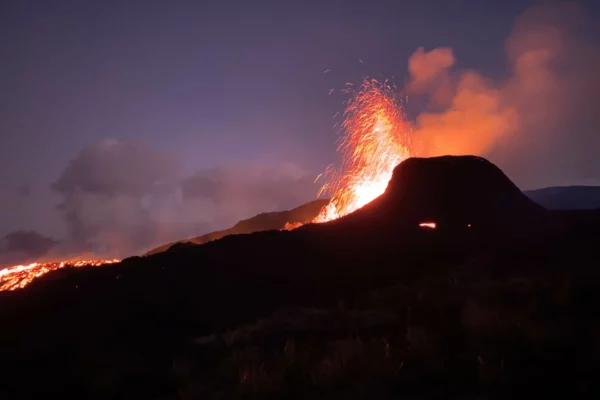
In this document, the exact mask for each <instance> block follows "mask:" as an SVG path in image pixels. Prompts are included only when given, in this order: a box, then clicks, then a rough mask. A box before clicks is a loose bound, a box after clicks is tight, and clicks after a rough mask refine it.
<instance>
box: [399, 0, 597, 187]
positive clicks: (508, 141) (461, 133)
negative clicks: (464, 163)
mask: <svg viewBox="0 0 600 400" xmlns="http://www.w3.org/2000/svg"><path fill="white" fill-rule="evenodd" d="M586 28H593V27H591V25H590V24H589V21H587V20H586V18H585V15H584V14H583V12H582V10H581V9H579V7H578V6H577V5H576V4H572V3H562V4H552V5H542V6H536V7H533V8H531V9H529V10H527V11H526V12H525V13H524V14H523V15H521V16H520V17H519V18H518V19H517V20H516V22H515V25H514V27H513V30H512V32H511V34H510V36H509V37H508V39H507V41H506V53H507V57H508V61H509V65H510V71H511V76H510V78H508V79H507V80H506V81H504V82H501V83H499V84H493V83H492V82H490V81H489V80H487V79H485V78H484V77H483V76H482V75H481V74H479V73H477V72H475V71H457V70H456V69H454V68H453V66H454V62H455V59H454V55H453V53H452V50H451V49H450V48H437V49H433V50H431V51H429V52H425V50H424V49H418V50H417V51H416V52H415V53H414V54H413V55H412V57H411V58H410V61H409V73H410V80H409V82H408V84H407V86H406V88H405V90H406V93H408V94H409V95H410V94H415V95H426V96H428V98H429V105H428V107H427V109H426V110H425V111H424V112H422V113H421V114H420V115H419V116H418V117H417V121H416V127H415V138H416V139H417V141H418V152H419V153H420V154H421V155H424V156H435V155H441V154H478V155H483V156H485V157H487V158H489V159H490V160H491V161H493V162H495V163H497V164H498V165H499V166H500V167H501V168H502V169H503V170H504V171H505V172H506V173H507V174H508V175H509V176H510V177H511V178H512V179H513V180H514V181H515V183H517V185H519V186H520V187H521V188H524V189H526V188H532V187H542V186H550V185H561V184H576V183H597V182H598V181H599V178H600V162H599V161H598V159H597V154H598V151H599V150H600V135H599V132H598V127H599V126H600V113H598V112H597V108H598V106H597V105H598V104H600V103H599V101H600V75H598V71H600V47H599V46H598V44H597V43H592V42H589V41H587V40H586V37H585V34H586V30H585V29H586Z"/></svg>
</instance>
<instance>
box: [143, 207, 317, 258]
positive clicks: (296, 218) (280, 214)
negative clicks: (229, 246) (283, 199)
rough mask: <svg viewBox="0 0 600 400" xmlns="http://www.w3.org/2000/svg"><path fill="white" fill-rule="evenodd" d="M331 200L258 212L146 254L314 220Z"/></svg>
mask: <svg viewBox="0 0 600 400" xmlns="http://www.w3.org/2000/svg"><path fill="white" fill-rule="evenodd" d="M328 202H329V200H327V199H321V200H314V201H311V202H308V203H306V204H303V205H301V206H299V207H296V208H294V209H292V210H288V211H277V212H269V213H262V214H258V215H256V216H254V217H252V218H248V219H245V220H242V221H239V222H238V223H236V224H235V225H234V226H232V227H231V228H229V229H224V230H222V231H216V232H211V233H207V234H206V235H202V236H197V237H194V238H191V239H187V240H181V241H178V242H174V243H168V244H165V245H163V246H160V247H157V248H155V249H152V250H150V251H149V252H148V253H146V255H152V254H156V253H160V252H163V251H166V250H168V249H169V248H170V247H172V246H173V245H175V244H187V243H189V244H203V243H207V242H210V241H213V240H217V239H221V238H222V237H224V236H227V235H239V234H244V233H252V232H259V231H268V230H272V229H277V230H279V229H283V228H284V227H285V224H286V223H288V222H289V223H294V222H300V223H306V222H308V221H312V220H313V219H314V218H315V217H316V216H317V214H318V213H319V211H321V209H322V208H323V207H324V206H325V205H327V203H328Z"/></svg>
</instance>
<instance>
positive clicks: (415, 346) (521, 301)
mask: <svg viewBox="0 0 600 400" xmlns="http://www.w3.org/2000/svg"><path fill="white" fill-rule="evenodd" d="M426 219H427V220H430V219H433V220H435V221H436V222H437V223H438V224H439V228H438V229H434V230H428V229H422V228H419V226H418V223H419V222H422V221H423V220H426ZM468 224H471V225H472V226H471V227H468ZM598 239H600V214H599V213H593V212H587V213H584V212H580V213H552V212H548V211H546V210H544V209H543V208H541V207H539V206H537V205H536V204H534V203H533V202H531V201H530V200H529V199H528V198H527V197H525V196H524V195H523V194H522V193H521V192H520V191H519V190H518V189H517V188H516V187H515V186H514V185H513V184H512V183H511V182H510V180H508V178H506V176H505V175H504V174H503V173H502V172H501V171H500V170H498V169H497V168H496V167H495V166H493V165H492V164H490V163H488V162H487V161H485V160H483V159H480V158H476V157H441V158H433V159H410V160H407V161H406V162H404V163H402V164H400V165H399V166H398V167H397V168H396V170H395V172H394V176H393V178H392V180H391V181H390V184H389V186H388V189H387V191H386V192H385V194H384V195H382V196H381V197H380V198H378V199H376V200H375V201H374V202H372V203H370V204H369V205H367V206H365V207H364V208H362V209H361V210H358V211H357V212H355V213H353V214H350V215H348V216H346V217H344V218H341V219H339V220H337V221H332V222H330V223H326V224H309V225H305V226H303V227H301V228H299V229H296V230H294V231H264V232H257V233H253V234H247V235H230V236H227V237H224V238H222V239H220V240H215V241H211V242H209V243H206V244H204V245H199V246H187V247H179V248H174V249H172V251H169V252H163V253H159V254H155V255H152V256H148V257H141V258H140V257H136V258H131V259H127V260H125V261H123V262H122V263H120V264H118V265H111V266H106V267H102V268H95V269H83V270H77V269H75V270H60V271H57V272H56V273H50V274H48V275H47V276H45V277H43V278H41V279H39V280H38V281H36V282H34V283H32V284H31V285H30V286H28V287H26V288H25V289H24V290H22V291H18V292H14V293H0V321H2V326H3V329H2V330H0V343H10V346H4V347H2V349H1V352H2V354H1V359H2V360H3V362H4V365H7V366H9V368H7V369H6V372H5V373H4V375H3V378H4V380H5V384H4V385H3V386H2V387H0V397H5V398H16V397H33V396H34V395H39V394H46V395H47V394H49V393H52V394H56V395H63V396H66V395H68V396H70V397H74V396H75V397H79V398H90V397H95V398H159V397H160V398H213V397H233V398H237V397H243V396H245V395H267V394H268V395H270V396H271V397H280V398H281V397H286V398H289V397H295V398H336V397H337V398H339V397H345V398H347V397H348V396H350V395H351V396H354V397H355V396H358V395H359V394H360V391H361V390H365V391H366V393H364V394H365V395H366V394H370V395H371V397H386V398H388V397H389V398H394V397H398V396H401V395H404V396H409V397H410V396H412V397H414V396H418V397H430V396H440V395H446V396H453V397H457V396H458V397H472V398H474V397H482V396H487V397H490V395H498V396H499V395H503V396H509V397H510V396H511V395H515V394H517V393H518V394H519V395H525V394H528V395H529V394H533V393H535V394H536V395H541V394H543V395H550V394H554V395H555V394H557V393H561V394H567V393H570V394H573V393H577V394H590V393H592V392H595V390H596V389H598V388H597V383H595V382H596V380H595V378H596V376H597V375H596V372H597V371H596V369H595V368H596V367H595V366H596V365H598V361H600V357H599V354H598V351H597V350H596V349H598V348H600V347H599V345H600V342H598V339H597V338H598V337H600V336H598V333H600V332H599V331H598V327H599V326H600V319H598V317H597V313H595V312H594V310H595V308H594V307H595V306H594V305H595V304H596V303H597V302H598V300H600V298H599V294H598V293H600V291H599V290H598V289H600V287H599V286H600V280H599V276H598V271H597V269H596V268H591V267H590V263H589V261H587V260H588V259H591V258H593V257H595V256H596V247H597V241H598ZM294 310H296V311H294ZM289 318H292V319H293V321H291V322H290V321H289ZM261 321H264V322H261ZM255 325H258V326H257V327H255V328H251V327H252V326H255ZM232 337H233V339H231V338H232ZM207 338H208V339H207ZM211 338H212V339H211ZM349 340H350V342H348V341H349ZM357 340H358V342H360V343H357V342H356V341H357ZM371 343H373V344H372V345H371ZM294 349H295V350H294ZM336 349H337V350H336ZM574 355H577V358H575V356H574ZM339 360H345V361H343V362H342V361H339ZM32 381H33V382H35V383H36V384H35V385H31V382H32ZM492 397H493V396H492Z"/></svg>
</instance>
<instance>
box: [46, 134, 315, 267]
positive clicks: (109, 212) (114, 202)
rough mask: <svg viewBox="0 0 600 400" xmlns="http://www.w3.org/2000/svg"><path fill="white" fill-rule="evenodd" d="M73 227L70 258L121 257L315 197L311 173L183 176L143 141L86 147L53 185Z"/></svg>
mask: <svg viewBox="0 0 600 400" xmlns="http://www.w3.org/2000/svg"><path fill="white" fill-rule="evenodd" d="M52 187H53V189H54V190H55V191H56V192H57V193H58V194H59V195H60V197H61V198H62V202H61V203H60V205H59V210H60V212H61V213H62V215H63V217H64V221H65V223H66V225H67V228H68V238H67V240H65V243H66V245H65V247H64V248H62V249H61V252H62V253H65V254H80V253H81V252H82V251H90V252H92V253H93V254H90V255H89V256H94V257H96V258H97V257H124V256H128V255H131V254H136V253H139V252H144V251H146V250H148V249H150V248H151V247H152V246H155V245H160V244H164V243H165V242H169V241H173V240H177V239H182V238H185V237H189V236H196V235H198V234H201V233H205V232H207V231H211V230H216V229H222V228H224V227H226V226H228V225H232V224H234V223H235V222H237V221H238V220H240V219H243V218H247V217H250V216H252V215H254V214H257V213H259V212H264V211H265V210H277V209H287V208H292V207H295V206H297V205H299V204H301V203H302V202H304V201H307V200H309V199H311V198H313V197H314V194H315V193H316V188H315V187H314V185H313V179H312V176H309V175H308V174H307V172H306V171H303V170H302V169H300V168H298V167H296V166H294V165H292V164H287V165H278V166H260V165H225V166H221V167H218V168H214V169H208V170H202V171H197V172H195V173H193V174H186V173H185V170H184V167H183V165H181V163H180V162H179V157H178V156H177V155H176V154H173V153H169V152H167V151H163V150H159V149H156V148H152V147H151V146H149V145H148V144H147V143H144V142H120V141H115V140H106V141H102V142H99V143H96V144H94V145H91V146H88V147H86V148H84V149H83V150H82V151H81V152H80V153H79V154H78V155H77V157H75V158H74V159H73V160H72V161H71V162H70V164H69V165H68V166H67V168H66V169H65V170H64V171H63V173H62V174H61V176H60V177H59V178H58V179H57V180H56V182H54V184H53V185H52Z"/></svg>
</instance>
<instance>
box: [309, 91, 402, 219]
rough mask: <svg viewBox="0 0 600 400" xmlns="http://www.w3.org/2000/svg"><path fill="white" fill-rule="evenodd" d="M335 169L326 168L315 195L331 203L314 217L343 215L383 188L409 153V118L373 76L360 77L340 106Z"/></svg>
mask: <svg viewBox="0 0 600 400" xmlns="http://www.w3.org/2000/svg"><path fill="white" fill-rule="evenodd" d="M344 117H345V118H344V123H343V125H342V128H343V129H344V136H342V138H341V141H340V145H339V147H338V151H340V152H341V153H342V164H341V167H340V169H339V170H337V171H333V170H331V169H329V170H328V171H327V172H326V173H325V175H326V176H327V177H329V179H328V182H327V183H325V184H324V185H323V187H322V188H321V190H320V191H319V195H321V194H327V195H329V196H330V197H331V201H330V203H329V204H328V205H327V206H325V207H324V208H323V209H322V210H321V212H320V213H319V215H318V216H317V217H316V218H315V220H314V221H313V222H326V221H331V220H333V219H336V218H340V217H343V216H344V215H346V214H349V213H351V212H353V211H355V210H357V209H359V208H361V207H362V206H364V205H366V204H367V203H369V202H371V201H372V200H374V199H375V198H377V197H378V196H380V195H381V194H383V192H384V191H385V189H386V187H387V185H388V182H389V181H390V178H391V177H392V172H393V171H394V168H395V167H396V166H397V165H398V164H399V163H400V162H402V161H403V160H405V159H406V158H408V157H409V140H410V136H409V135H410V124H409V123H407V122H406V121H405V119H404V116H403V114H402V108H401V107H400V106H399V104H398V103H397V102H396V100H395V97H394V95H393V88H392V87H391V86H390V85H388V84H387V82H384V83H380V82H379V81H377V80H375V79H368V80H365V81H364V82H363V84H362V85H361V87H360V88H359V90H358V91H357V92H356V93H355V94H354V96H353V97H352V98H351V99H350V100H349V102H348V105H347V107H346V110H345V112H344Z"/></svg>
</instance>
